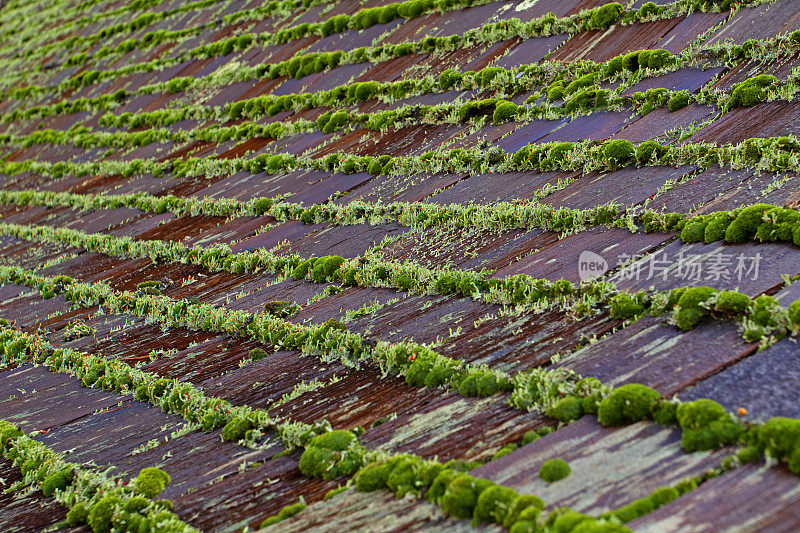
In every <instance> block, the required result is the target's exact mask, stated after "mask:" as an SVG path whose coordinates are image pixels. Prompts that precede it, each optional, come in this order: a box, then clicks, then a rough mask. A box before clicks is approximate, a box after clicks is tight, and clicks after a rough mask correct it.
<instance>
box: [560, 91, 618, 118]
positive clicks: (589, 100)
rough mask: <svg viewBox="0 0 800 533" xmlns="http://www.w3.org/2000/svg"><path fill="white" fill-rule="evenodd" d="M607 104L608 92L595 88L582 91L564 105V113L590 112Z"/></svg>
mask: <svg viewBox="0 0 800 533" xmlns="http://www.w3.org/2000/svg"><path fill="white" fill-rule="evenodd" d="M607 103H608V91H606V90H604V89H600V88H597V87H592V88H589V89H584V90H583V91H580V92H578V93H576V94H575V96H573V97H572V98H570V99H569V100H567V101H566V102H565V103H564V111H565V112H566V113H575V112H576V111H590V110H592V109H596V108H598V107H603V106H604V105H606V104H607Z"/></svg>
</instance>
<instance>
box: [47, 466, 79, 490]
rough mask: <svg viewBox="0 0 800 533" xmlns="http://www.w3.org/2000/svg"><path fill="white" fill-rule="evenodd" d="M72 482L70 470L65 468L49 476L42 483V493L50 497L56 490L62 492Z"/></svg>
mask: <svg viewBox="0 0 800 533" xmlns="http://www.w3.org/2000/svg"><path fill="white" fill-rule="evenodd" d="M71 482H72V468H65V469H63V470H61V471H60V472H56V473H55V474H50V475H49V476H47V477H46V478H45V479H44V482H42V492H43V493H44V495H45V496H52V495H53V494H55V492H56V490H64V489H66V488H67V487H68V486H69V484H70V483H71Z"/></svg>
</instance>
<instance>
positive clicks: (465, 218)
mask: <svg viewBox="0 0 800 533" xmlns="http://www.w3.org/2000/svg"><path fill="white" fill-rule="evenodd" d="M782 142H783V141H782ZM644 145H645V143H642V144H641V145H640V146H639V148H642V147H643V146H644ZM799 147H800V146H799ZM649 148H651V147H648V149H649ZM653 149H654V148H653ZM644 157H649V156H644ZM0 204H6V205H8V204H15V205H20V206H27V205H39V206H45V207H70V208H72V209H81V210H87V209H118V208H120V207H132V208H136V209H140V210H142V211H145V212H148V213H159V214H160V213H165V212H171V213H174V214H175V215H177V216H183V215H192V216H196V215H210V216H224V217H226V218H240V217H249V216H269V217H273V218H275V219H277V220H281V221H286V220H300V221H302V222H303V223H304V224H318V223H329V224H337V225H351V224H370V225H376V224H385V223H387V222H396V223H398V224H400V225H403V226H411V227H423V228H425V227H433V226H440V225H452V226H459V227H486V228H500V229H512V228H539V229H545V230H557V231H564V230H573V231H574V230H579V229H582V228H584V227H588V226H595V225H605V226H615V227H625V228H627V229H630V230H632V231H635V230H637V229H639V228H640V227H641V229H643V230H644V231H645V232H647V233H652V232H671V231H675V232H678V233H679V234H680V236H681V240H682V241H683V242H685V243H693V242H704V243H706V244H710V243H712V242H715V241H720V240H725V241H726V242H730V243H739V242H746V241H758V242H791V243H794V244H795V245H798V246H800V230H798V229H797V228H798V227H799V226H800V212H798V211H797V210H795V209H791V208H784V207H779V206H775V205H769V204H763V203H760V204H754V205H751V206H747V207H743V208H738V209H734V210H731V211H716V212H713V213H709V214H705V215H695V216H691V217H690V216H689V215H686V214H682V213H662V212H657V211H639V212H636V213H635V214H634V213H629V212H628V211H627V210H626V211H624V212H620V210H619V207H618V206H616V205H614V204H609V205H601V206H597V207H594V208H590V209H585V210H579V209H568V208H559V209H555V208H552V207H550V206H547V205H544V204H540V203H538V202H537V201H536V200H533V201H530V202H496V203H493V204H491V205H486V206H483V205H481V206H475V205H473V206H466V207H465V206H462V205H459V204H445V205H441V204H428V203H424V202H393V203H388V204H384V203H372V202H363V201H356V202H351V203H348V204H346V205H339V204H332V203H326V204H314V205H311V206H304V205H301V204H296V203H291V202H288V201H287V200H286V199H285V198H283V197H277V198H268V197H267V198H254V199H252V200H250V201H247V202H242V201H240V200H237V199H235V198H214V199H205V198H196V197H188V198H182V197H176V196H173V195H167V196H153V195H150V194H145V193H133V194H124V195H103V194H88V195H86V194H75V193H67V192H52V191H36V190H23V191H8V190H3V191H0ZM729 227H730V228H731V229H730V230H729V229H728V228H729ZM154 287H155V285H154ZM143 288H145V287H144V286H143ZM618 303H619V305H622V303H623V302H618ZM634 304H635V305H639V306H640V305H641V303H635V302H632V301H631V302H628V303H627V304H626V305H627V306H630V305H634ZM621 312H625V313H628V314H629V311H624V310H621Z"/></svg>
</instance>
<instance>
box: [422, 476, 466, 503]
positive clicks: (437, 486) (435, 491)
mask: <svg viewBox="0 0 800 533" xmlns="http://www.w3.org/2000/svg"><path fill="white" fill-rule="evenodd" d="M460 475H461V474H460V473H459V472H456V471H455V470H451V469H446V470H442V471H441V472H439V473H438V474H437V475H436V477H435V478H434V479H433V483H432V484H431V488H430V489H428V492H426V493H425V498H427V499H428V500H429V501H430V502H432V503H435V504H437V505H438V504H439V503H441V500H442V497H443V496H444V493H445V491H447V487H449V486H450V484H451V483H452V482H453V480H455V479H456V478H457V477H459V476H460Z"/></svg>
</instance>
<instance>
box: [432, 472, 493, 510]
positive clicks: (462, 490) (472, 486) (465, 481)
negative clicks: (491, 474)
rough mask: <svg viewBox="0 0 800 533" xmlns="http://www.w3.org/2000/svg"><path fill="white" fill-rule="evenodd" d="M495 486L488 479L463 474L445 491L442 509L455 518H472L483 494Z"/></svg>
mask: <svg viewBox="0 0 800 533" xmlns="http://www.w3.org/2000/svg"><path fill="white" fill-rule="evenodd" d="M493 485H494V483H492V482H491V481H489V480H488V479H481V478H476V477H473V476H470V475H467V474H461V475H459V476H458V477H456V478H455V479H453V481H452V482H451V483H450V484H449V485H448V487H447V490H445V492H444V495H443V496H442V500H441V505H442V509H444V511H445V512H446V513H447V514H448V515H450V516H452V517H454V518H461V519H466V518H472V516H473V514H474V512H475V507H476V506H477V504H478V498H479V497H480V495H481V493H482V492H483V491H484V490H486V489H488V488H489V487H491V486H493Z"/></svg>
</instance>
